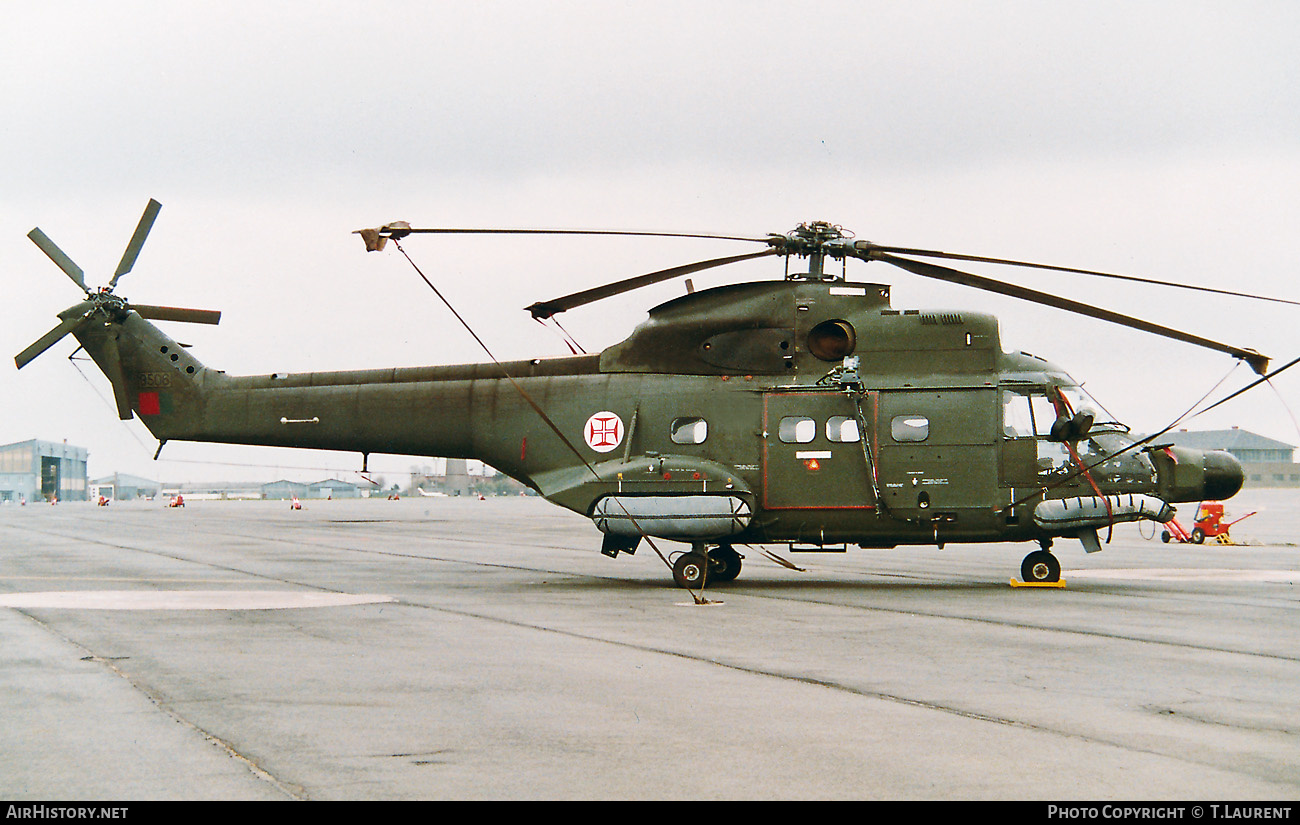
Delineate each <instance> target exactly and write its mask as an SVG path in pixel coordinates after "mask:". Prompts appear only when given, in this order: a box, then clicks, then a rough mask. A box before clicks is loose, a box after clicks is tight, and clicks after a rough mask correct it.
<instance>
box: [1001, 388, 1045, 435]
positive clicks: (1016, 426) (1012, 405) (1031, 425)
mask: <svg viewBox="0 0 1300 825" xmlns="http://www.w3.org/2000/svg"><path fill="white" fill-rule="evenodd" d="M1054 421H1056V406H1055V405H1053V404H1052V402H1051V400H1050V399H1049V398H1048V397H1047V392H1046V390H1044V389H1043V388H1041V387H1034V388H1025V389H1023V390H1021V389H1014V390H1013V389H1008V390H1004V391H1003V394H1002V435H1003V436H1005V437H1006V438H1031V437H1033V436H1039V437H1043V436H1046V435H1047V434H1048V433H1050V432H1051V431H1052V423H1053V422H1054Z"/></svg>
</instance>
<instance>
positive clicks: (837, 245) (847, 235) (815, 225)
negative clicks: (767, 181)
mask: <svg viewBox="0 0 1300 825" xmlns="http://www.w3.org/2000/svg"><path fill="white" fill-rule="evenodd" d="M852 238H853V233H851V232H846V231H845V230H844V228H843V227H841V226H837V225H835V224H832V223H829V222H828V221H812V222H810V223H801V224H799V225H798V226H796V227H795V228H794V229H792V230H791V231H789V232H787V233H786V234H784V235H775V234H774V235H769V236H768V241H767V242H768V244H769V245H770V246H771V247H772V248H774V249H775V250H777V251H778V252H779V253H781V254H782V255H785V256H786V257H787V258H788V257H789V256H790V255H798V256H799V257H801V258H807V259H808V271H807V272H799V273H793V274H787V275H786V279H787V280H791V281H842V280H844V276H843V275H842V274H841V275H834V274H831V275H827V274H826V256H827V255H830V256H831V257H832V258H837V259H839V260H844V257H845V255H847V254H848V250H847V247H848V245H849V243H850V242H851V241H852Z"/></svg>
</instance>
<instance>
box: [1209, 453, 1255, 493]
mask: <svg viewBox="0 0 1300 825" xmlns="http://www.w3.org/2000/svg"><path fill="white" fill-rule="evenodd" d="M1245 481H1246V473H1245V471H1243V470H1242V469H1241V462H1239V461H1237V459H1236V458H1235V457H1234V456H1233V455H1232V454H1231V453H1226V452H1224V451H1222V450H1209V451H1207V452H1206V453H1205V498H1207V499H1211V500H1219V499H1225V498H1232V497H1233V496H1235V495H1236V494H1237V492H1238V491H1239V490H1241V485H1242V484H1244V483H1245Z"/></svg>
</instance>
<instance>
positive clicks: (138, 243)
mask: <svg viewBox="0 0 1300 825" xmlns="http://www.w3.org/2000/svg"><path fill="white" fill-rule="evenodd" d="M160 209H162V204H161V203H159V202H158V201H156V200H154V199H153V198H150V199H149V205H148V206H146V207H145V208H144V214H143V215H141V216H140V223H138V224H136V227H135V234H134V235H132V236H131V242H130V243H128V244H127V245H126V251H125V252H123V253H122V260H121V262H120V263H118V265H117V271H116V272H114V273H113V280H111V281H109V282H108V288H109V289H110V290H111V289H112V288H113V287H115V286H117V279H118V278H121V277H122V276H123V275H125V274H126V273H128V272H130V271H131V268H132V267H133V266H135V259H136V258H138V257H139V256H140V247H142V246H144V240H145V238H147V237H149V230H150V229H152V228H153V222H154V221H155V220H157V219H158V210H160Z"/></svg>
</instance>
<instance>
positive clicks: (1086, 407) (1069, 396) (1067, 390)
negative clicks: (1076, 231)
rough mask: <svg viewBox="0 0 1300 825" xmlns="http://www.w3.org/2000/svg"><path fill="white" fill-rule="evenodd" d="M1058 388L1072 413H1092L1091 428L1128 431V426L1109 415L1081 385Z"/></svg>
mask: <svg viewBox="0 0 1300 825" xmlns="http://www.w3.org/2000/svg"><path fill="white" fill-rule="evenodd" d="M1060 390H1061V396H1062V397H1063V398H1064V399H1065V403H1066V404H1068V405H1069V406H1070V411H1071V413H1072V414H1073V413H1080V412H1086V413H1090V414H1091V415H1092V426H1093V429H1107V430H1115V429H1119V430H1124V431H1125V432H1127V431H1128V427H1126V426H1124V425H1123V424H1121V423H1119V420H1118V419H1117V418H1115V416H1113V415H1111V414H1110V412H1109V411H1108V410H1107V409H1106V408H1105V407H1103V406H1102V405H1101V403H1100V402H1099V401H1097V399H1095V398H1093V397H1092V396H1091V395H1089V394H1088V392H1087V390H1085V389H1084V388H1083V387H1060Z"/></svg>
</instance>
